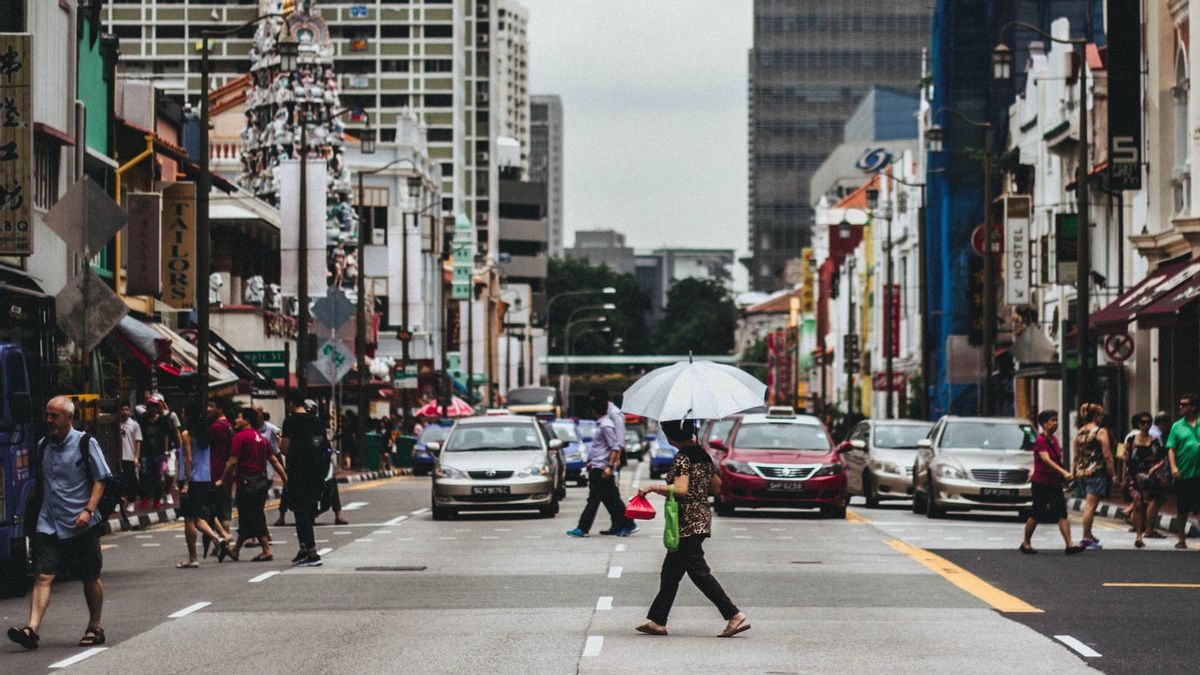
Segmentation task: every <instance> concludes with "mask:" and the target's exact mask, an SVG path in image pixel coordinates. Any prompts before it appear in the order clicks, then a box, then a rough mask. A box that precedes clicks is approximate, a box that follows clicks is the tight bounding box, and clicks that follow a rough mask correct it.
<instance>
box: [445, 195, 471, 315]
mask: <svg viewBox="0 0 1200 675" xmlns="http://www.w3.org/2000/svg"><path fill="white" fill-rule="evenodd" d="M453 249H454V269H453V279H452V285H451V287H450V297H451V298H453V299H455V300H470V299H471V277H472V275H473V274H474V272H475V226H474V225H472V224H471V219H470V218H468V217H467V215H466V214H465V213H459V214H458V217H457V218H455V219H454V240H453Z"/></svg>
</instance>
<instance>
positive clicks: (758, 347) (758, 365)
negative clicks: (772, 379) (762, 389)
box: [738, 338, 767, 382]
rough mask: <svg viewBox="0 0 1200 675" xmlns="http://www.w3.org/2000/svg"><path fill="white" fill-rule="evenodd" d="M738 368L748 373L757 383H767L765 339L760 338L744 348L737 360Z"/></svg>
mask: <svg viewBox="0 0 1200 675" xmlns="http://www.w3.org/2000/svg"><path fill="white" fill-rule="evenodd" d="M738 367H739V368H741V369H742V370H744V371H746V372H747V373H750V374H751V375H753V376H754V377H755V379H757V380H758V381H759V382H766V381H767V339H766V338H761V339H759V340H758V341H756V342H755V343H754V344H752V345H749V346H747V347H746V349H745V351H743V352H742V356H741V357H740V358H739V359H738Z"/></svg>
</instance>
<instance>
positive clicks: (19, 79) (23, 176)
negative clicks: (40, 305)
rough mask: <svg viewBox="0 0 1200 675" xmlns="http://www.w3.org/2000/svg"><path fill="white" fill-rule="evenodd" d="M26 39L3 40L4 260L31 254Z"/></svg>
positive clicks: (0, 158)
mask: <svg viewBox="0 0 1200 675" xmlns="http://www.w3.org/2000/svg"><path fill="white" fill-rule="evenodd" d="M30 46H31V41H30V38H29V34H28V33H4V34H0V255H16V256H27V255H32V254H33V226H32V223H33V91H32V90H33V72H32V71H33V59H32V50H31V49H30Z"/></svg>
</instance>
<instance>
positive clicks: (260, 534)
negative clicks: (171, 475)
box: [217, 407, 287, 562]
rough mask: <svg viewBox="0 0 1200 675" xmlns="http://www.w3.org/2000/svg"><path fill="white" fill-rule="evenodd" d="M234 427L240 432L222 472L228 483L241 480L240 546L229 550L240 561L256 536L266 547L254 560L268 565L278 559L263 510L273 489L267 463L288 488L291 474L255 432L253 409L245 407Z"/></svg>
mask: <svg viewBox="0 0 1200 675" xmlns="http://www.w3.org/2000/svg"><path fill="white" fill-rule="evenodd" d="M234 425H235V426H236V427H237V430H238V431H237V434H235V435H234V437H233V448H232V449H231V450H230V452H229V461H227V462H226V463H225V470H224V472H223V473H222V478H223V479H224V480H228V479H229V478H230V477H231V476H234V475H236V477H237V508H238V536H237V543H236V544H234V545H233V548H232V549H229V551H228V555H229V557H230V558H232V559H233V560H235V561H236V560H238V559H239V555H238V554H239V553H240V552H241V550H242V546H243V545H245V543H246V540H247V539H250V538H251V537H253V538H256V539H258V541H259V543H260V544H262V553H259V554H258V555H257V556H255V557H254V559H253V561H254V562H268V561H270V560H274V559H275V556H274V555H272V553H271V533H270V531H269V530H267V514H266V513H265V512H264V510H263V509H264V506H265V505H266V503H267V493H268V492H269V491H270V489H271V482H270V481H269V480H268V479H267V463H268V462H270V463H271V464H272V465H274V467H275V471H276V472H278V474H279V477H280V478H282V479H283V483H284V485H287V471H285V470H284V468H283V465H282V464H280V463H279V458H278V457H276V456H275V453H274V452H272V451H271V444H270V443H268V442H267V439H265V438H263V437H262V434H260V433H258V431H256V430H255V427H257V426H258V414H257V413H256V412H254V409H253V408H249V407H246V408H242V409H241V411H239V412H238V415H237V419H235V420H234ZM224 553H225V549H223V548H222V549H218V550H217V560H218V561H221V560H223V559H224V557H225V556H224V555H223V554H224Z"/></svg>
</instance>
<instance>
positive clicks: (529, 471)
mask: <svg viewBox="0 0 1200 675" xmlns="http://www.w3.org/2000/svg"><path fill="white" fill-rule="evenodd" d="M549 475H550V467H548V466H546V465H545V464H534V465H533V466H527V467H525V468H524V469H521V471H520V473H518V474H517V478H529V477H530V476H549Z"/></svg>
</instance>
